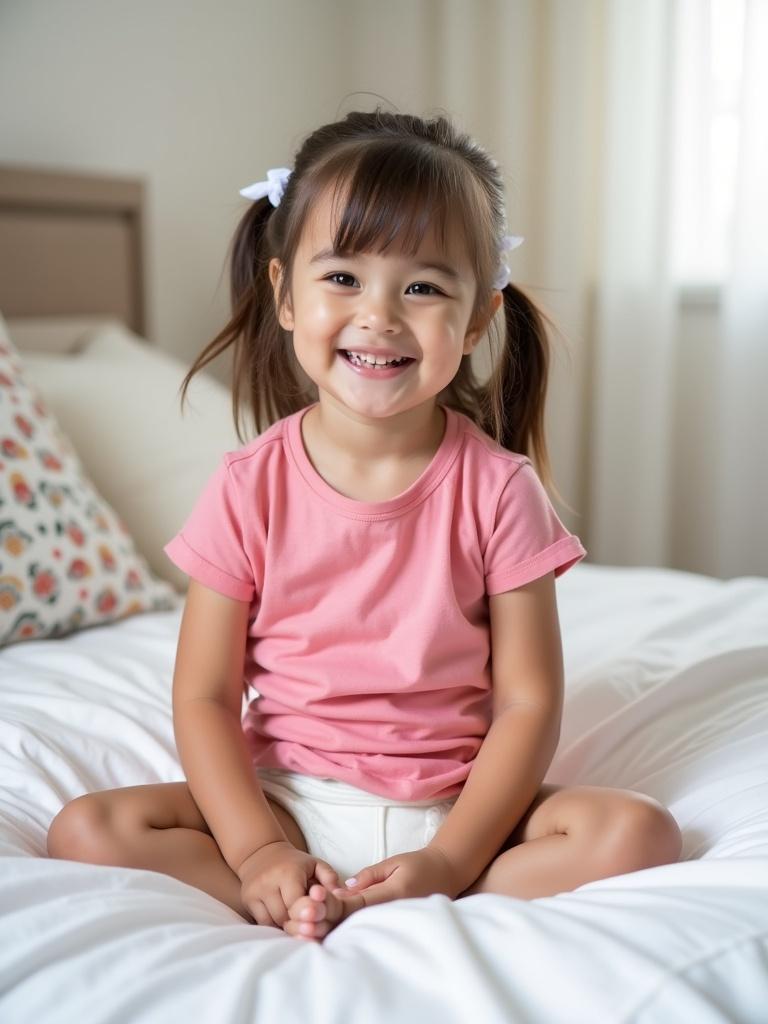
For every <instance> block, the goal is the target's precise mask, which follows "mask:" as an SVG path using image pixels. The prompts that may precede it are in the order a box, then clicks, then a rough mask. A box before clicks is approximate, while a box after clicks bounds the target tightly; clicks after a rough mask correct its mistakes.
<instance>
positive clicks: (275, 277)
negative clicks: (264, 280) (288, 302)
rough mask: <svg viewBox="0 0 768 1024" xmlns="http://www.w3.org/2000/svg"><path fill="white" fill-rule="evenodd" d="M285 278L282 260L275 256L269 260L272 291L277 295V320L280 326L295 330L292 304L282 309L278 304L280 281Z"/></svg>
mask: <svg viewBox="0 0 768 1024" xmlns="http://www.w3.org/2000/svg"><path fill="white" fill-rule="evenodd" d="M282 279H283V266H282V264H281V262H280V260H279V259H278V258H277V257H276V256H273V257H272V259H271V260H270V261H269V280H270V282H271V284H272V292H273V294H274V297H275V309H276V310H277V320H278V323H279V324H280V326H281V327H282V328H283V330H285V331H292V330H293V313H292V312H291V309H290V306H288V308H287V309H280V307H279V306H278V296H279V294H280V283H281V281H282Z"/></svg>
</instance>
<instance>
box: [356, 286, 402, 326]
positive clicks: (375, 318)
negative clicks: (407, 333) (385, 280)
mask: <svg viewBox="0 0 768 1024" xmlns="http://www.w3.org/2000/svg"><path fill="white" fill-rule="evenodd" d="M355 320H356V324H357V326H358V327H362V328H364V329H365V328H367V329H368V330H371V331H376V332H377V333H378V334H385V333H388V334H395V333H397V332H398V331H399V330H400V318H399V315H398V312H397V310H396V308H395V303H394V302H392V301H391V300H390V299H387V298H386V297H382V296H379V297H374V296H372V295H368V296H366V297H361V301H360V306H359V308H358V311H357V315H356V317H355Z"/></svg>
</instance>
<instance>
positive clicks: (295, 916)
mask: <svg viewBox="0 0 768 1024" xmlns="http://www.w3.org/2000/svg"><path fill="white" fill-rule="evenodd" d="M336 892H339V893H340V895H338V896H336V895H335V894H334V893H333V892H331V891H330V890H329V889H326V887H325V886H324V885H320V883H319V882H317V883H313V884H312V885H311V886H310V887H309V895H308V896H300V897H299V898H298V899H297V900H296V901H295V903H293V904H292V905H291V906H290V907H289V908H288V920H287V921H286V922H285V924H284V925H283V931H285V932H287V933H288V934H289V935H293V936H294V937H295V938H297V939H308V940H309V941H314V940H316V939H324V938H325V936H326V935H327V934H328V932H330V931H332V930H333V929H334V928H335V927H336V925H337V924H339V923H340V922H341V921H343V920H344V918H345V917H349V915H350V914H353V913H354V912H355V911H356V910H360V909H361V908H362V907H364V906H365V903H364V902H363V897H362V896H360V895H354V894H352V893H347V892H341V890H338V889H337V890H336Z"/></svg>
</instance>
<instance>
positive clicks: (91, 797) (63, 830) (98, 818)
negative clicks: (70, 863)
mask: <svg viewBox="0 0 768 1024" xmlns="http://www.w3.org/2000/svg"><path fill="white" fill-rule="evenodd" d="M46 845H47V849H48V856H49V857H53V858H56V859H59V860H81V861H87V862H88V863H91V864H99V863H105V864H108V863H113V862H114V861H115V858H116V857H117V856H118V851H117V847H118V845H119V844H118V841H117V837H116V836H115V834H114V830H113V827H112V822H111V815H110V814H109V811H108V809H107V807H106V806H105V805H104V804H103V803H102V801H100V800H99V799H97V798H96V796H95V794H91V793H87V794H85V795H83V796H79V797H76V798H75V799H74V800H70V802H69V803H68V804H65V805H64V806H63V807H62V809H61V810H60V811H59V813H58V814H57V815H56V817H55V818H54V819H53V821H52V822H51V824H50V826H49V828H48V836H47V840H46Z"/></svg>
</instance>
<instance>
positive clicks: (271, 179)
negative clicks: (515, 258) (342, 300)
mask: <svg viewBox="0 0 768 1024" xmlns="http://www.w3.org/2000/svg"><path fill="white" fill-rule="evenodd" d="M292 170H293V169H292V168H291V167H272V168H270V170H268V171H267V178H266V181H255V182H254V183H253V184H252V185H248V186H247V188H241V189H240V195H241V196H245V198H246V199H262V198H263V197H264V196H269V201H270V203H272V205H273V206H279V204H280V200H281V199H282V198H283V193H284V192H285V186H286V185H287V183H288V179H289V178H290V176H291V172H292ZM524 241H525V239H524V238H523V237H522V236H521V235H502V237H501V240H500V241H499V269H498V271H497V273H496V277H495V278H494V281H493V287H494V288H498V289H499V291H501V289H502V288H504V287H506V285H508V284H509V282H510V280H511V276H512V271H511V270H510V269H509V267H508V265H507V264H506V263H505V262H504V255H503V254H504V253H506V252H511V251H512V249H516V248H517V247H518V245H522V244H523V242H524Z"/></svg>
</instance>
